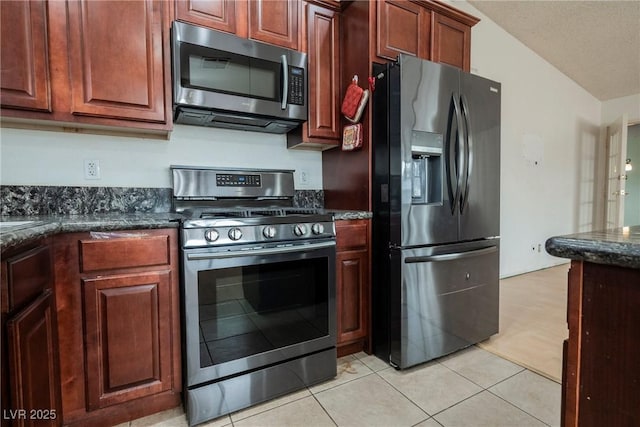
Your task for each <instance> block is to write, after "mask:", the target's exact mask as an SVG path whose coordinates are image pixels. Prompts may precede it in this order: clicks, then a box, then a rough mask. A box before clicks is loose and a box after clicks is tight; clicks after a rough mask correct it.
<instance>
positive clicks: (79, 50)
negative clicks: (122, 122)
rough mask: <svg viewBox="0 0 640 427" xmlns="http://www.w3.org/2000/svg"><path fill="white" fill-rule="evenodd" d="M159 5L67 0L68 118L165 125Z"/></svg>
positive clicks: (162, 13) (149, 1) (162, 11)
mask: <svg viewBox="0 0 640 427" xmlns="http://www.w3.org/2000/svg"><path fill="white" fill-rule="evenodd" d="M164 7H165V3H164V2H162V1H152V0H144V1H89V0H73V1H69V3H68V13H69V30H68V31H69V68H70V70H69V71H70V76H71V113H72V114H75V115H85V116H97V117H108V118H117V119H126V120H140V121H150V122H165V121H166V119H167V118H166V117H165V73H164V68H163V67H164V65H163V64H164V62H163V52H164V51H165V49H163V32H164V31H166V30H168V28H167V29H165V27H164V25H165V24H164V19H165V9H164ZM167 82H168V80H167ZM167 90H168V87H167Z"/></svg>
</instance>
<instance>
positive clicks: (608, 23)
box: [468, 0, 640, 101]
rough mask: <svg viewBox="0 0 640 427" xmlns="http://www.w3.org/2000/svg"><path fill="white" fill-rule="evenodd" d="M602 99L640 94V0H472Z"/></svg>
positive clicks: (515, 35)
mask: <svg viewBox="0 0 640 427" xmlns="http://www.w3.org/2000/svg"><path fill="white" fill-rule="evenodd" d="M468 1H469V3H470V4H471V5H473V6H474V7H475V8H477V9H478V10H480V11H481V12H482V13H484V14H485V15H487V16H488V17H489V18H490V19H491V20H493V21H494V22H495V23H496V24H498V25H499V26H500V27H502V28H504V29H505V30H506V31H507V32H509V33H510V34H512V35H513V36H514V37H515V38H517V39H518V40H520V41H521V42H522V43H523V44H525V45H526V46H528V47H529V48H530V49H531V50H533V51H534V52H536V53H537V54H538V55H540V56H541V57H543V58H544V59H546V60H547V61H548V62H550V63H551V64H553V65H554V66H555V67H556V68H558V69H559V70H560V71H562V72H563V73H564V74H566V75H567V76H569V77H570V78H571V79H572V80H574V81H575V82H577V83H578V84H579V85H580V86H582V87H583V88H585V89H586V90H587V91H588V92H589V93H591V94H592V95H593V96H595V97H596V98H598V99H600V100H602V101H605V100H608V99H612V98H619V97H622V96H627V95H633V94H637V93H640V0H628V1H611V0H599V1H581V0H574V1H556V0H554V1H541V0H537V1H511V0H502V1H493V0H468Z"/></svg>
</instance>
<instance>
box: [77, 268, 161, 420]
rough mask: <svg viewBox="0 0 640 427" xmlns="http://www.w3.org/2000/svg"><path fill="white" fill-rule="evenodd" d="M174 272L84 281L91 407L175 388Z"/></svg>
mask: <svg viewBox="0 0 640 427" xmlns="http://www.w3.org/2000/svg"><path fill="white" fill-rule="evenodd" d="M170 282H171V278H170V271H158V272H149V273H137V274H123V275H116V276H100V277H97V278H92V279H84V280H83V281H82V284H83V299H84V310H85V313H84V319H85V328H84V331H85V351H86V357H87V359H86V364H87V372H88V375H87V385H86V387H87V407H88V409H90V410H92V409H97V408H103V407H106V406H110V405H114V404H117V403H123V402H127V401H130V400H132V399H136V398H139V397H143V396H148V395H151V394H154V393H158V392H161V391H164V390H168V389H170V388H171V358H172V354H171V348H172V345H171V342H170V340H171V299H170Z"/></svg>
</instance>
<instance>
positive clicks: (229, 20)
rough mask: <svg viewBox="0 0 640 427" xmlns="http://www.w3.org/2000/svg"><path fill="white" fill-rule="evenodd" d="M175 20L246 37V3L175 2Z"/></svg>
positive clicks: (230, 0)
mask: <svg viewBox="0 0 640 427" xmlns="http://www.w3.org/2000/svg"><path fill="white" fill-rule="evenodd" d="M176 19H179V20H181V21H186V22H190V23H192V24H196V25H201V26H203V27H208V28H212V29H214V30H220V31H226V32H228V33H233V34H237V35H239V36H240V37H246V36H247V3H246V2H245V1H235V0H176Z"/></svg>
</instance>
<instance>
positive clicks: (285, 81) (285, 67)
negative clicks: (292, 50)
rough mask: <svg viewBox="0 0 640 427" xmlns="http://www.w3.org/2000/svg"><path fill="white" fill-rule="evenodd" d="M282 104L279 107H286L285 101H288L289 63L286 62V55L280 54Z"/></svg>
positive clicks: (284, 108)
mask: <svg viewBox="0 0 640 427" xmlns="http://www.w3.org/2000/svg"><path fill="white" fill-rule="evenodd" d="M281 58H282V63H281V64H282V105H280V108H281V109H283V110H286V109H287V102H288V101H289V99H288V97H289V64H288V63H287V55H282V56H281Z"/></svg>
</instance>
